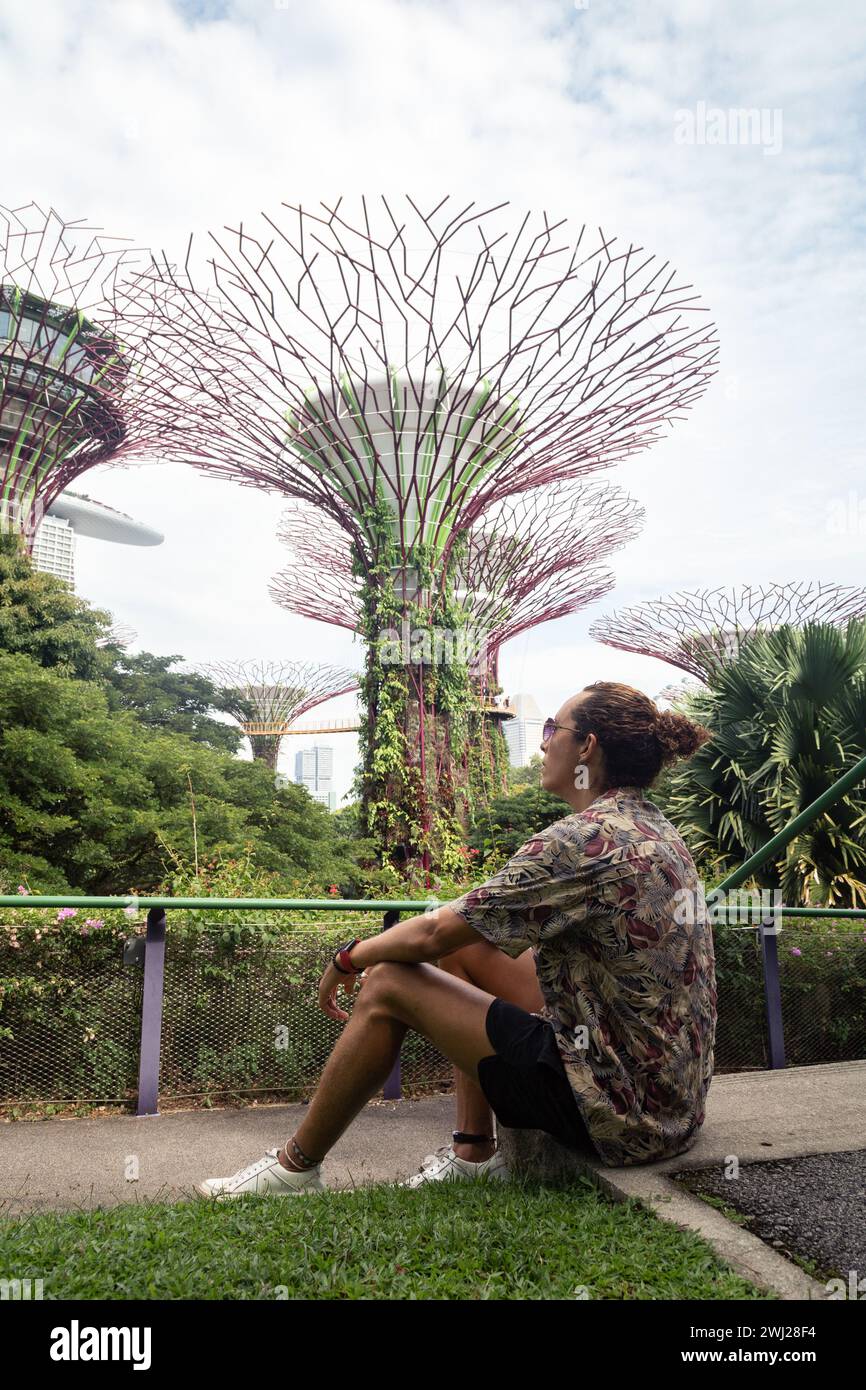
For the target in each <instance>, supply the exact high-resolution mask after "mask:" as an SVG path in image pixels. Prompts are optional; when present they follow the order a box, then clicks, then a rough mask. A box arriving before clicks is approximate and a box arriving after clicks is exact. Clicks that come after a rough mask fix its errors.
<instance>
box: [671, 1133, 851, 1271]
mask: <svg viewBox="0 0 866 1390" xmlns="http://www.w3.org/2000/svg"><path fill="white" fill-rule="evenodd" d="M676 1181H677V1182H679V1183H681V1184H682V1185H683V1186H684V1187H687V1188H688V1190H689V1191H690V1192H694V1193H696V1194H699V1195H701V1196H703V1195H706V1194H710V1195H711V1196H714V1197H719V1198H721V1199H722V1200H723V1201H724V1202H725V1203H726V1205H727V1206H729V1207H732V1208H734V1209H735V1210H736V1211H738V1212H740V1213H742V1214H743V1215H745V1216H748V1217H749V1218H750V1219H749V1223H748V1227H747V1229H748V1230H750V1231H752V1232H753V1233H754V1234H755V1235H757V1236H760V1238H761V1239H762V1240H764V1241H766V1242H767V1244H768V1245H771V1246H772V1247H773V1248H774V1249H775V1250H778V1251H779V1253H780V1254H782V1255H785V1256H787V1257H789V1258H790V1256H791V1255H798V1256H800V1258H801V1259H807V1260H812V1261H813V1262H814V1264H815V1265H816V1266H817V1267H818V1268H817V1271H816V1275H815V1277H816V1278H819V1279H829V1278H841V1279H843V1280H845V1282H846V1285H847V1284H848V1282H849V1272H850V1271H851V1270H854V1271H856V1278H857V1280H861V1279H862V1280H866V1150H863V1149H858V1150H856V1151H854V1152H851V1153H829V1154H809V1155H808V1156H806V1157H804V1158H784V1159H777V1160H772V1161H770V1162H767V1163H747V1164H741V1165H740V1169H739V1176H738V1177H736V1178H725V1177H724V1175H723V1172H722V1170H721V1168H720V1166H719V1165H716V1166H714V1167H712V1168H700V1169H691V1170H689V1171H688V1172H686V1173H681V1174H680V1175H679V1176H678V1178H677V1179H676ZM860 1297H861V1298H862V1297H866V1293H861V1294H860Z"/></svg>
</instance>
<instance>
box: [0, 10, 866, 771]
mask: <svg viewBox="0 0 866 1390" xmlns="http://www.w3.org/2000/svg"><path fill="white" fill-rule="evenodd" d="M864 68H866V8H864V7H863V6H862V5H861V4H860V3H858V0H833V3H831V4H830V5H816V4H814V3H806V0H762V3H761V4H760V5H759V6H756V5H755V4H754V3H753V0H728V3H725V4H711V3H708V0H657V3H654V4H648V3H646V0H637V2H636V3H633V2H632V0H588V3H582V0H578V3H573V0H533V3H532V4H527V3H525V0H516V2H515V3H512V0H317V3H315V4H311V3H310V2H309V0H174V3H171V0H89V2H88V0H38V3H36V4H34V3H32V0H0V71H2V90H3V92H4V97H5V109H6V113H7V115H6V119H5V120H4V122H3V137H2V138H3V159H2V171H3V178H2V195H0V202H2V203H4V204H5V205H6V206H9V207H17V206H20V205H22V204H25V203H28V202H30V201H31V200H36V201H37V202H39V203H41V204H44V205H53V206H54V207H56V208H57V209H58V211H60V212H61V214H63V215H64V216H66V217H69V218H84V219H86V220H87V221H88V222H90V223H91V224H93V225H94V226H97V227H102V228H104V229H105V231H106V232H109V233H112V234H115V235H122V236H127V237H130V238H131V239H132V241H133V242H135V243H137V244H140V245H143V246H150V247H153V248H164V249H165V250H166V251H167V252H168V254H169V256H170V257H171V258H172V259H177V258H178V257H180V258H182V254H183V248H184V247H185V244H186V240H187V238H188V236H189V234H190V232H196V233H203V232H206V231H207V230H209V229H213V230H217V229H219V228H221V227H222V226H224V225H227V224H228V225H235V224H236V223H237V222H238V220H240V219H242V218H250V217H251V216H253V215H254V214H256V213H258V212H259V211H261V210H267V209H275V208H277V207H278V205H279V204H280V203H281V202H282V201H286V202H292V203H294V202H299V201H303V202H305V203H315V202H317V201H318V200H319V199H325V200H327V199H329V198H331V197H332V196H334V195H339V194H343V195H345V196H346V197H351V195H354V194H358V193H361V192H365V193H368V194H377V193H380V192H384V193H403V192H409V193H412V194H413V196H415V197H417V198H419V199H420V200H421V201H422V202H427V203H432V202H436V201H438V200H439V198H440V197H441V196H442V194H444V193H451V194H454V195H455V197H457V198H460V199H464V200H467V199H475V200H477V202H478V204H479V206H480V205H484V204H489V203H492V202H497V203H498V202H500V201H503V200H508V201H509V202H511V203H512V204H513V206H514V210H515V215H518V214H520V215H522V213H523V212H524V211H525V210H527V209H533V210H539V211H540V210H545V211H547V212H549V213H550V214H551V215H553V216H555V217H557V218H559V217H563V216H565V217H568V218H569V220H570V224H571V225H573V228H574V232H575V236H576V234H577V231H578V230H579V228H580V226H581V225H582V224H583V223H587V224H588V226H589V227H590V228H594V227H598V226H601V227H602V228H603V229H604V230H605V232H606V233H612V234H616V235H617V236H619V237H621V238H623V239H624V240H626V241H631V242H635V243H637V244H639V245H642V246H644V247H646V248H647V250H649V251H652V252H655V253H657V254H659V255H660V256H661V257H662V259H664V260H670V262H671V264H672V265H673V266H674V267H676V269H677V271H678V272H679V277H680V279H681V281H683V282H685V283H688V284H692V285H694V287H695V290H696V291H699V292H700V294H701V295H702V297H703V299H704V302H705V303H706V304H707V305H708V307H709V308H710V310H711V313H712V316H713V318H714V320H715V322H716V324H717V325H718V330H719V337H720V343H721V367H720V372H719V374H718V376H717V377H716V378H715V380H714V382H713V383H712V384H711V386H710V388H709V390H708V391H707V393H706V395H705V396H704V397H703V399H702V400H701V401H700V402H699V403H698V404H697V405H696V406H695V407H694V408H693V410H692V411H691V412H690V414H689V415H688V417H687V419H685V420H684V421H682V422H680V423H678V424H676V425H675V426H674V427H673V428H672V429H671V430H670V432H669V433H668V436H667V437H666V438H665V439H664V440H663V441H662V442H660V443H658V444H656V445H655V446H654V447H653V448H652V449H651V450H649V451H647V452H646V453H645V454H644V455H642V456H640V457H638V458H635V459H633V460H631V461H630V462H629V463H628V464H627V465H623V466H621V467H620V468H618V469H617V470H615V471H614V472H611V473H608V474H607V475H605V476H606V477H607V479H608V480H609V481H611V482H618V483H621V484H622V485H623V486H624V487H626V488H628V490H629V491H630V492H631V493H632V495H633V496H635V497H636V498H637V499H639V501H640V502H641V503H642V504H643V506H644V507H645V508H646V512H647V521H646V526H645V529H644V531H643V533H642V534H641V536H640V538H639V539H638V540H637V541H635V542H633V543H632V544H631V545H630V546H629V547H628V548H627V549H626V550H624V551H622V552H620V553H619V554H617V555H616V556H615V557H614V569H615V571H616V575H617V586H616V589H615V590H614V591H613V593H612V594H611V595H609V596H608V597H607V598H606V599H605V600H604V601H603V602H602V603H600V604H597V605H596V606H595V607H593V608H592V609H588V610H586V611H585V612H583V613H581V614H579V615H577V616H575V617H572V618H569V619H563V620H560V621H558V622H556V623H552V624H549V625H545V626H542V627H539V628H536V629H535V630H534V631H533V632H532V633H531V634H529V635H528V636H526V637H521V638H519V639H518V640H517V641H515V642H513V643H512V644H510V645H509V646H508V647H506V648H505V649H504V652H503V659H502V662H501V671H502V677H503V682H504V685H505V688H506V690H508V691H510V692H511V693H517V692H521V691H530V692H531V693H532V694H534V695H535V697H536V699H537V700H538V703H539V704H540V705H541V707H542V710H543V711H544V712H547V711H548V710H550V711H551V712H552V711H554V710H555V709H556V708H557V707H558V705H559V704H560V703H561V702H562V699H563V698H564V697H565V696H566V695H568V694H570V693H572V692H573V691H575V690H577V689H579V688H580V687H581V686H582V685H584V684H585V683H586V682H588V681H590V680H596V679H614V680H624V681H627V682H629V683H631V684H634V685H636V686H639V687H640V688H642V689H644V690H646V691H647V692H648V693H649V694H650V695H655V694H657V693H658V691H659V690H660V689H661V688H662V687H663V686H664V685H665V684H667V683H668V682H669V681H670V680H671V679H673V678H675V677H676V675H677V673H676V672H675V671H672V670H670V668H668V667H666V666H664V665H662V663H660V662H657V661H654V660H651V659H649V658H642V657H638V656H630V655H627V654H626V653H621V652H617V651H614V650H611V649H609V648H606V647H604V646H601V645H599V644H597V643H596V642H594V641H592V640H591V639H590V638H589V637H588V635H587V630H588V627H589V624H590V622H591V621H592V620H593V619H594V618H595V617H597V616H598V615H599V614H601V613H602V612H606V611H610V610H613V609H616V608H619V607H623V606H625V605H628V604H632V603H636V602H640V601H641V600H644V599H651V598H656V597H659V596H661V595H664V594H668V593H671V592H673V591H677V590H688V589H696V588H709V587H716V586H720V585H731V584H739V583H744V582H751V583H756V584H761V583H771V582H777V581H781V582H787V581H790V580H799V579H806V580H822V581H827V582H838V583H844V584H852V583H853V584H859V583H862V582H863V570H864V566H863V555H864V550H866V479H864V458H863V445H862V442H861V441H862V438H863V434H864V428H863V415H864V401H866V392H864V390H863V387H862V379H863V368H864V351H863V339H864V333H866V322H864V260H863V232H864V207H863V189H864V186H866V185H864V168H863V164H864V138H863V137H864V104H863V92H864V90H866V88H864V76H866V73H864ZM744 108H749V109H754V110H757V111H758V112H759V113H760V120H759V123H758V124H757V125H756V127H755V134H754V138H751V139H742V138H740V139H738V138H733V137H736V136H737V132H738V130H739V127H738V125H737V123H736V119H734V120H733V121H730V120H729V119H728V117H729V113H731V112H736V111H738V110H740V109H744ZM720 136H722V137H725V138H719V137H720ZM79 487H80V489H81V490H83V491H86V492H88V493H89V494H90V495H92V496H94V497H98V498H99V499H101V500H102V501H104V502H106V503H108V504H110V505H112V506H115V507H118V508H121V509H122V510H124V511H126V512H129V513H131V514H132V515H133V516H135V517H136V518H138V519H139V520H141V521H144V522H147V523H149V524H150V525H152V526H155V527H158V528H159V529H160V530H161V531H162V532H163V533H164V535H165V543H164V545H162V546H161V547H159V548H157V549H151V550H146V549H132V548H128V547H120V546H110V545H107V544H102V543H100V542H97V541H95V540H91V541H87V540H82V541H80V543H79V547H78V588H79V592H80V593H82V595H83V596H84V597H86V598H87V599H88V600H90V601H92V602H94V603H96V604H99V605H100V606H104V607H107V608H109V609H110V610H111V611H112V612H113V613H114V614H115V617H116V619H117V621H119V622H124V623H127V624H129V625H131V626H132V627H133V628H134V629H135V630H136V631H137V633H138V638H137V642H136V644H135V646H136V647H137V648H144V649H148V650H151V651H156V652H161V653H169V652H172V653H179V654H181V655H182V656H183V657H185V658H186V659H187V660H189V661H194V662H202V661H206V660H211V659H216V658H223V659H226V658H233V657H255V658H258V659H291V658H295V657H303V658H304V659H316V660H325V661H335V662H339V663H345V662H355V661H357V660H359V659H360V655H361V653H360V647H359V646H358V645H357V644H353V641H352V639H351V637H350V636H349V634H348V633H343V632H342V631H341V630H340V629H337V628H333V627H326V626H321V625H318V624H314V623H311V622H309V621H307V620H304V619H300V618H294V617H291V616H289V615H288V614H286V613H284V612H282V611H281V610H280V609H278V608H277V607H275V606H274V605H273V603H272V602H271V600H270V599H269V597H268V593H267V583H268V580H269V578H270V577H271V576H272V575H273V573H274V572H275V571H276V570H277V569H278V568H279V567H280V565H281V563H282V562H283V560H284V551H283V549H282V547H281V546H280V544H279V542H278V541H277V540H276V534H275V533H276V527H277V523H278V520H279V516H280V513H281V511H282V503H281V502H280V499H279V498H277V497H273V496H265V495H259V494H257V493H255V492H254V491H252V490H250V489H239V488H237V487H235V486H233V485H232V484H230V483H226V482H216V481H214V480H211V479H208V478H205V477H204V476H202V475H200V474H197V473H195V472H193V471H192V470H187V469H182V468H179V467H177V466H171V465H167V464H162V463H160V460H159V459H158V458H155V459H154V460H153V462H152V464H148V465H147V466H140V467H136V468H133V469H111V468H100V469H97V470H94V471H93V472H92V473H91V474H89V475H88V476H87V478H86V481H85V482H81V483H79ZM351 708H352V701H351V699H350V698H344V699H342V700H340V701H339V702H333V703H332V704H330V705H326V706H323V707H322V711H321V714H322V717H323V718H326V717H327V718H335V717H337V716H338V715H341V714H343V713H345V712H351ZM354 745H355V740H354V738H353V737H352V736H345V735H344V736H343V737H342V739H341V740H340V741H339V745H337V743H335V747H336V748H337V765H338V770H339V790H340V791H341V792H342V791H344V790H345V789H346V787H347V785H348V781H349V776H350V772H351V767H352V764H353V761H354ZM299 746H304V744H303V741H302V740H300V739H298V740H294V741H292V746H291V749H290V751H291V753H294V752H295V750H296V747H299Z"/></svg>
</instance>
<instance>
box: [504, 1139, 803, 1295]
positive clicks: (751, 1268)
mask: <svg viewBox="0 0 866 1390" xmlns="http://www.w3.org/2000/svg"><path fill="white" fill-rule="evenodd" d="M499 1146H500V1149H501V1150H502V1153H503V1156H504V1157H505V1159H506V1162H507V1163H508V1165H509V1167H510V1168H511V1169H512V1171H513V1172H514V1174H515V1176H518V1175H525V1176H527V1177H529V1176H531V1177H534V1178H537V1179H538V1178H540V1179H541V1181H542V1182H544V1181H551V1182H563V1181H565V1182H573V1181H575V1180H576V1179H579V1178H588V1179H589V1180H590V1181H591V1182H592V1183H593V1184H594V1185H595V1186H596V1187H597V1188H598V1189H599V1190H600V1191H601V1192H603V1193H604V1195H605V1196H606V1197H610V1198H612V1199H613V1200H614V1201H618V1202H625V1201H628V1199H629V1198H632V1199H634V1200H636V1201H638V1202H641V1203H642V1204H643V1206H645V1207H646V1208H647V1209H648V1210H649V1211H651V1212H652V1214H653V1215H654V1216H657V1217H658V1218H659V1219H660V1220H661V1221H670V1222H671V1223H672V1224H673V1225H675V1226H678V1227H680V1229H682V1230H686V1231H694V1232H695V1234H696V1235H699V1236H702V1237H703V1239H704V1240H706V1241H707V1242H708V1244H709V1245H711V1246H712V1248H713V1249H714V1250H715V1252H716V1254H717V1255H718V1257H719V1259H721V1260H724V1261H725V1263H726V1264H728V1265H730V1266H731V1268H732V1269H735V1270H736V1272H737V1273H738V1274H740V1275H742V1277H743V1278H744V1279H748V1280H749V1282H750V1283H753V1284H756V1285H757V1286H758V1287H759V1288H763V1289H766V1290H768V1291H769V1292H771V1293H775V1294H777V1295H778V1296H779V1297H780V1298H783V1299H797V1300H800V1299H809V1300H811V1299H827V1298H829V1297H830V1295H829V1293H828V1291H827V1289H826V1288H825V1287H824V1285H823V1284H819V1283H818V1281H817V1280H816V1279H813V1278H811V1276H810V1275H808V1274H807V1273H806V1272H805V1270H803V1269H801V1268H800V1266H799V1265H796V1264H794V1263H793V1261H791V1260H788V1259H786V1258H785V1256H784V1255H780V1254H779V1252H778V1251H777V1250H773V1249H772V1247H771V1246H769V1245H767V1244H766V1243H765V1242H764V1241H763V1240H761V1238H760V1236H756V1235H753V1234H752V1232H751V1231H747V1230H745V1229H744V1228H743V1227H742V1226H739V1225H737V1224H736V1223H735V1222H733V1221H730V1220H728V1218H727V1217H726V1216H725V1215H724V1214H723V1213H722V1212H721V1211H719V1210H718V1208H716V1207H713V1206H711V1205H710V1204H709V1203H707V1202H704V1201H702V1200H701V1198H700V1197H695V1196H694V1195H693V1194H692V1193H690V1192H687V1191H684V1190H683V1189H682V1188H681V1187H679V1186H678V1185H677V1184H676V1183H674V1182H673V1181H672V1180H671V1178H670V1177H669V1176H668V1174H671V1173H678V1172H681V1171H684V1170H685V1169H687V1168H688V1167H690V1166H692V1167H694V1166H697V1165H696V1164H695V1163H692V1164H689V1163H688V1161H687V1160H688V1158H689V1157H690V1155H687V1154H683V1155H681V1156H680V1157H678V1158H673V1159H664V1160H662V1161H660V1162H659V1163H654V1164H643V1165H635V1167H626V1168H608V1167H606V1166H605V1165H604V1164H603V1163H602V1162H601V1160H600V1159H598V1158H596V1157H594V1156H590V1155H589V1154H588V1153H587V1154H584V1153H576V1152H574V1151H573V1150H571V1149H566V1148H564V1147H563V1145H561V1144H558V1143H557V1142H556V1140H555V1139H553V1138H551V1136H550V1135H549V1134H545V1133H544V1132H543V1131H542V1130H534V1129H529V1130H527V1129H519V1130H518V1129H507V1128H506V1127H505V1126H504V1125H500V1126H499Z"/></svg>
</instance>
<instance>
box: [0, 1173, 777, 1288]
mask: <svg viewBox="0 0 866 1390" xmlns="http://www.w3.org/2000/svg"><path fill="white" fill-rule="evenodd" d="M0 1276H2V1277H4V1278H20V1279H24V1278H31V1279H39V1278H41V1279H43V1280H44V1297H45V1298H46V1299H49V1298H51V1299H73V1298H80V1299H179V1298H180V1299H183V1298H190V1299H280V1298H288V1299H402V1298H408V1299H475V1298H484V1299H511V1298H514V1299H565V1298H567V1299H572V1298H578V1297H585V1298H590V1299H765V1298H772V1297H773V1296H772V1295H768V1294H766V1293H763V1292H762V1291H760V1290H758V1289H756V1288H755V1287H754V1286H753V1285H751V1284H749V1283H748V1282H746V1281H745V1280H744V1279H741V1278H740V1277H739V1275H737V1274H735V1273H734V1272H733V1271H732V1270H731V1269H730V1268H729V1267H728V1266H726V1265H725V1264H723V1263H722V1262H721V1261H720V1260H719V1259H717V1257H716V1256H715V1254H714V1252H713V1251H712V1249H711V1247H710V1246H709V1245H707V1244H706V1243H705V1242H704V1241H703V1240H701V1239H700V1237H698V1236H696V1235H693V1234H691V1233H690V1232H685V1231H681V1230H679V1229H678V1228H677V1227H675V1226H672V1225H671V1224H670V1223H668V1222H664V1221H659V1220H657V1219H656V1218H655V1217H654V1216H653V1215H652V1213H651V1212H649V1211H647V1210H646V1209H645V1208H643V1207H642V1206H641V1205H640V1204H639V1203H638V1202H635V1201H631V1200H629V1201H627V1202H624V1203H615V1202H611V1201H608V1200H607V1199H606V1198H605V1197H604V1196H603V1195H602V1194H601V1193H599V1192H598V1190H597V1189H596V1188H595V1187H593V1185H592V1184H591V1183H590V1182H589V1181H588V1180H586V1181H583V1182H581V1183H579V1184H577V1185H572V1186H571V1187H569V1188H560V1187H552V1186H550V1185H542V1184H540V1183H538V1182H533V1181H530V1180H523V1181H514V1182H512V1183H508V1184H502V1185H501V1186H500V1185H498V1184H496V1185H494V1184H484V1183H477V1184H475V1183H472V1184H469V1183H466V1184H463V1183H460V1184H451V1183H435V1184H431V1185H429V1186H428V1187H426V1188H420V1189H417V1190H406V1189H400V1188H397V1187H392V1186H387V1185H382V1186H375V1187H367V1188H360V1189H355V1190H348V1191H339V1192H334V1191H332V1192H327V1193H321V1194H311V1195H309V1196H303V1197H291V1198H288V1197H279V1198H258V1197H244V1198H240V1199H237V1200H235V1201H233V1202H229V1203H211V1202H207V1201H205V1200H201V1201H196V1202H183V1203H179V1204H177V1205H166V1204H157V1203H151V1202H142V1203H139V1204H135V1205H127V1206H119V1207H113V1208H108V1209H98V1210H94V1211H87V1212H81V1211H76V1212H64V1213H46V1212H42V1213H39V1214H33V1215H28V1216H27V1217H23V1218H21V1219H19V1220H10V1219H6V1220H4V1221H2V1222H0ZM582 1289H583V1290H585V1292H584V1293H581V1290H582Z"/></svg>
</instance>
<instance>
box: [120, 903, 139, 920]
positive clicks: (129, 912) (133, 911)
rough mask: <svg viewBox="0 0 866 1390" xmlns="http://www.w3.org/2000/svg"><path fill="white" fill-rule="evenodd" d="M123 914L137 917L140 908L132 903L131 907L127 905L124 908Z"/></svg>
mask: <svg viewBox="0 0 866 1390" xmlns="http://www.w3.org/2000/svg"><path fill="white" fill-rule="evenodd" d="M123 915H124V917H137V916H138V908H137V907H133V906H132V905H131V904H130V906H129V907H125V908H124V909H123Z"/></svg>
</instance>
